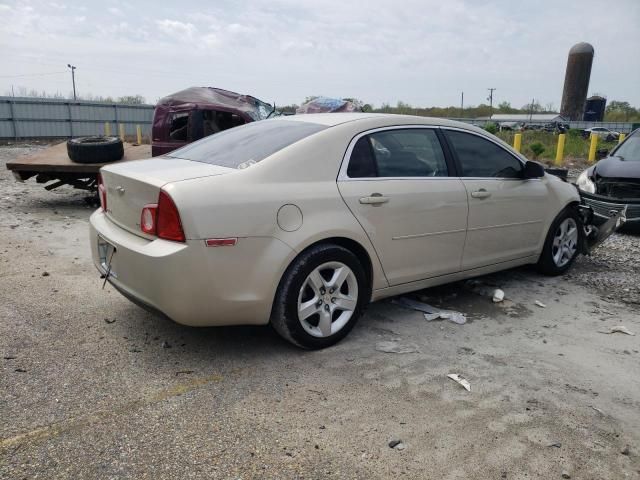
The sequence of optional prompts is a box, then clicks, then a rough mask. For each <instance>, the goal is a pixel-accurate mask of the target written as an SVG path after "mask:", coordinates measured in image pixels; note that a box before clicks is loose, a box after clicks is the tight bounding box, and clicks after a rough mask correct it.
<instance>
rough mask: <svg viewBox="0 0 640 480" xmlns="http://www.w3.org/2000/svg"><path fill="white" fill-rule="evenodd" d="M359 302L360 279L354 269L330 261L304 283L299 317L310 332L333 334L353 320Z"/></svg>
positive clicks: (313, 333)
mask: <svg viewBox="0 0 640 480" xmlns="http://www.w3.org/2000/svg"><path fill="white" fill-rule="evenodd" d="M357 305H358V281H357V279H356V276H355V274H354V273H353V271H352V270H351V269H350V268H349V267H348V266H347V265H345V264H344V263H342V262H327V263H323V264H322V265H320V266H318V267H316V268H315V269H314V270H313V271H312V272H311V273H310V274H309V275H308V276H307V278H306V279H305V281H304V282H303V283H302V287H301V288H300V293H299V294H298V319H299V320H300V323H301V325H302V327H303V328H304V329H305V331H306V332H307V333H308V334H309V335H312V336H314V337H320V338H322V337H329V336H331V335H334V334H335V333H337V332H339V331H340V330H341V329H342V328H343V327H344V326H345V325H346V324H347V323H348V322H349V319H350V318H351V317H352V316H353V313H354V311H355V309H356V306H357Z"/></svg>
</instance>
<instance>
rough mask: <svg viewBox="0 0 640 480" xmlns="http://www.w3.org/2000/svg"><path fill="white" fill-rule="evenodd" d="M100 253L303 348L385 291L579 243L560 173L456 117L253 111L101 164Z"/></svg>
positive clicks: (156, 289)
mask: <svg viewBox="0 0 640 480" xmlns="http://www.w3.org/2000/svg"><path fill="white" fill-rule="evenodd" d="M99 192H100V200H101V205H102V207H101V208H100V209H99V210H97V211H96V212H94V213H93V214H92V216H91V220H90V224H91V240H90V241H91V248H92V252H93V259H94V262H95V265H96V267H97V268H98V270H99V271H100V273H101V274H102V275H104V276H105V277H106V280H105V281H109V282H110V283H111V284H112V285H113V286H114V287H115V288H116V289H117V290H119V291H120V292H121V293H122V294H124V295H125V296H126V297H128V298H130V299H131V300H133V301H134V302H136V303H138V304H140V305H143V306H145V307H147V308H149V309H151V310H153V311H158V312H161V313H163V314H164V315H166V316H168V317H169V318H171V319H173V320H174V321H176V322H178V323H182V324H185V325H192V326H211V325H237V324H267V323H271V325H273V327H274V328H275V329H276V330H277V331H278V332H279V333H280V334H281V335H282V336H283V337H284V338H286V339H288V340H289V341H291V342H292V343H294V344H296V345H299V346H301V347H304V348H322V347H326V346H329V345H331V344H333V343H335V342H337V341H338V340H340V339H341V338H343V337H344V336H345V335H346V334H347V333H348V332H349V331H350V330H351V328H352V327H353V326H354V324H355V322H356V320H357V319H358V317H360V315H361V314H362V311H363V309H364V307H365V306H366V305H367V304H368V303H369V302H370V301H375V300H379V299H382V298H385V297H389V296H393V295H398V294H402V293H405V292H410V291H413V290H418V289H422V288H425V287H430V286H434V285H439V284H444V283H447V282H452V281H456V280H461V279H466V278H470V277H475V276H478V275H483V274H487V273H490V272H495V271H498V270H504V269H508V268H511V267H515V266H519V265H525V264H535V265H537V267H538V269H539V270H540V271H541V272H543V273H545V274H549V275H559V274H562V273H563V272H565V271H567V269H569V268H570V267H571V265H572V263H573V261H574V260H575V258H576V256H577V255H578V253H579V252H580V250H581V247H582V244H583V240H584V231H583V228H582V221H581V217H580V215H579V211H578V209H579V207H578V205H579V202H580V196H579V194H578V190H577V189H576V188H575V187H574V186H573V185H571V184H569V183H566V182H563V181H562V180H560V179H559V178H558V177H556V176H553V175H546V174H545V172H544V169H543V167H542V166H541V165H540V164H538V163H535V162H531V161H527V159H526V158H525V157H523V156H522V155H520V154H519V153H518V152H516V151H515V150H513V149H512V148H511V147H510V146H509V145H507V144H505V143H504V142H502V141H500V140H499V139H497V138H496V137H495V136H493V135H491V134H488V133H486V132H485V131H484V130H482V129H480V128H477V127H474V126H472V125H468V124H465V123H459V122H454V121H450V120H444V119H435V118H425V117H413V116H402V115H384V114H368V113H337V114H333V113H327V114H309V115H295V116H290V117H279V118H274V119H269V120H264V121H260V122H254V123H249V124H247V125H244V126H240V127H237V128H233V129H230V130H227V131H224V132H221V133H219V134H216V135H212V136H210V137H207V138H204V139H202V140H200V141H198V142H195V143H192V144H190V145H187V146H185V147H183V148H181V149H179V150H176V151H173V152H171V153H170V154H168V155H166V156H164V157H160V158H155V159H149V160H142V161H133V162H126V163H122V164H119V165H110V166H107V167H104V168H102V170H101V180H100V185H99Z"/></svg>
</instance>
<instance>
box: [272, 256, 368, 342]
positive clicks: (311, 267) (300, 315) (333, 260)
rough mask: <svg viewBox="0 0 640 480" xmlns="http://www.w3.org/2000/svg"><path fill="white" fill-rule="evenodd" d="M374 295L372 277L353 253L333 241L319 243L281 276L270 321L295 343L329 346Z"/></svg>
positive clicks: (353, 322)
mask: <svg viewBox="0 0 640 480" xmlns="http://www.w3.org/2000/svg"><path fill="white" fill-rule="evenodd" d="M370 296H371V287H370V286H369V282H368V279H367V275H366V273H365V270H364V268H363V267H362V264H361V263H360V261H359V260H358V257H356V255H354V254H353V252H351V251H350V250H347V249H346V248H344V247H341V246H338V245H334V244H321V245H316V246H314V247H311V248H309V249H308V250H306V251H304V252H303V253H301V254H300V255H299V256H298V257H297V258H296V259H295V260H294V261H293V263H292V264H291V265H290V266H289V268H288V269H287V271H286V272H285V273H284V275H283V276H282V279H281V280H280V285H279V286H278V291H277V293H276V297H275V301H274V305H273V309H272V312H271V325H272V326H273V328H274V329H275V330H276V331H277V332H278V333H279V334H280V335H281V336H282V337H283V338H284V339H286V340H288V341H289V342H291V343H293V344H294V345H297V346H299V347H302V348H306V349H320V348H325V347H328V346H331V345H333V344H335V343H337V342H338V341H340V340H341V339H342V338H344V337H345V336H346V335H347V334H348V333H349V331H351V329H352V328H353V326H354V325H355V324H356V322H357V320H358V318H359V317H360V316H361V315H362V312H363V310H364V308H365V306H366V304H367V303H368V301H369V298H370Z"/></svg>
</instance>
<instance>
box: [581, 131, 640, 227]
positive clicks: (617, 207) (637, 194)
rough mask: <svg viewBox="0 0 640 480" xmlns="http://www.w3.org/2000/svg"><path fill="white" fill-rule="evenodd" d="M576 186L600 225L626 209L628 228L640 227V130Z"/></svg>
mask: <svg viewBox="0 0 640 480" xmlns="http://www.w3.org/2000/svg"><path fill="white" fill-rule="evenodd" d="M576 184H577V185H578V188H579V189H580V193H581V196H582V198H583V199H584V203H586V204H587V205H589V206H590V207H591V208H592V209H593V211H594V214H595V215H596V217H597V218H599V219H600V222H602V221H605V220H606V219H607V218H609V217H610V216H611V215H612V213H614V212H620V211H621V210H623V209H624V208H625V207H626V224H627V226H629V227H633V226H634V225H635V226H636V227H637V226H640V129H639V130H635V131H634V132H632V133H631V134H630V135H629V136H628V137H627V138H626V139H625V140H624V142H622V143H621V144H620V145H618V146H617V147H616V148H614V149H613V150H612V151H611V153H609V155H608V156H607V157H606V158H604V159H602V160H600V161H599V162H598V163H596V164H595V165H593V166H592V167H589V168H588V169H586V170H585V171H583V172H582V173H581V174H580V176H579V177H578V180H577V181H576Z"/></svg>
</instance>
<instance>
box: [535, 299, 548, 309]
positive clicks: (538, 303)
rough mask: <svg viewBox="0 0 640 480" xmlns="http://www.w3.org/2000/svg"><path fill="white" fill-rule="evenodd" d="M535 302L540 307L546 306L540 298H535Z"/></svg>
mask: <svg viewBox="0 0 640 480" xmlns="http://www.w3.org/2000/svg"><path fill="white" fill-rule="evenodd" d="M535 304H536V305H537V306H539V307H540V308H547V306H546V305H545V304H544V303H542V302H541V301H540V300H536V301H535Z"/></svg>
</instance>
